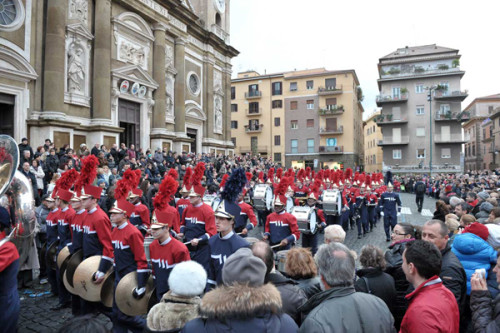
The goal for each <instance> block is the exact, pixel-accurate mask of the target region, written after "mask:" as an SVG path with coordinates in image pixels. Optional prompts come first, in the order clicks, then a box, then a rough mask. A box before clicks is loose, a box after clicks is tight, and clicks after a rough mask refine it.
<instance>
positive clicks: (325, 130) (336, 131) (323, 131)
mask: <svg viewBox="0 0 500 333" xmlns="http://www.w3.org/2000/svg"><path fill="white" fill-rule="evenodd" d="M343 133H344V126H339V127H337V128H320V129H319V135H335V134H343Z"/></svg>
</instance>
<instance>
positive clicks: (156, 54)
mask: <svg viewBox="0 0 500 333" xmlns="http://www.w3.org/2000/svg"><path fill="white" fill-rule="evenodd" d="M153 30H154V34H155V42H154V46H153V79H154V80H155V81H156V82H157V83H158V88H156V90H155V91H154V93H153V98H154V101H155V105H154V109H153V128H155V129H165V111H166V107H167V106H166V102H167V92H166V82H165V32H166V31H167V26H166V25H165V24H163V23H155V24H154V25H153Z"/></svg>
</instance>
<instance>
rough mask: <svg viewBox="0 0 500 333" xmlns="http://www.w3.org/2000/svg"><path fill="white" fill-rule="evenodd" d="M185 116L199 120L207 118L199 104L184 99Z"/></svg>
mask: <svg viewBox="0 0 500 333" xmlns="http://www.w3.org/2000/svg"><path fill="white" fill-rule="evenodd" d="M186 117H190V118H193V119H197V120H201V121H205V120H207V116H206V115H205V113H204V112H203V110H202V109H201V108H200V105H199V104H198V103H195V102H193V101H186Z"/></svg>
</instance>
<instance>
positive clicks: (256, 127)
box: [245, 124, 264, 133]
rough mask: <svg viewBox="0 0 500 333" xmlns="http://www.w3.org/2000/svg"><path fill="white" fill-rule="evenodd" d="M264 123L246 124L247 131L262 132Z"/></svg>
mask: <svg viewBox="0 0 500 333" xmlns="http://www.w3.org/2000/svg"><path fill="white" fill-rule="evenodd" d="M263 126H264V125H263V124H260V125H252V126H250V125H245V132H246V133H260V132H262V127H263Z"/></svg>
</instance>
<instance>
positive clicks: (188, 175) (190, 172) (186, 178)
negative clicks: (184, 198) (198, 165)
mask: <svg viewBox="0 0 500 333" xmlns="http://www.w3.org/2000/svg"><path fill="white" fill-rule="evenodd" d="M192 175H193V169H191V168H187V169H186V173H185V174H184V178H183V180H182V186H183V187H185V188H186V190H188V191H189V190H190V189H191V176H192Z"/></svg>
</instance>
